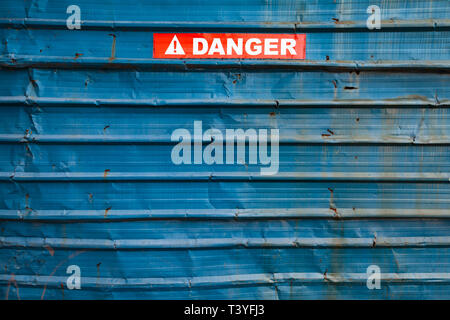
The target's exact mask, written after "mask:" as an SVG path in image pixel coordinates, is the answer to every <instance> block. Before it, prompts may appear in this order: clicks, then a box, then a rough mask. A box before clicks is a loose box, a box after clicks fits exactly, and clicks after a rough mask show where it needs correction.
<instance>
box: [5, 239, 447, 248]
mask: <svg viewBox="0 0 450 320" xmlns="http://www.w3.org/2000/svg"><path fill="white" fill-rule="evenodd" d="M45 246H50V247H51V248H53V249H68V248H70V249H96V250H97V249H99V250H152V249H204V248H211V249H214V248H235V247H244V248H267V247H277V248H301V247H320V248H322V247H323V248H347V247H348V248H370V247H408V248H409V247H430V246H433V247H448V246H450V237H373V238H232V239H230V238H216V239H211V238H206V239H118V240H109V239H86V238H83V239H75V238H35V237H0V247H3V248H6V247H26V248H44V247H45Z"/></svg>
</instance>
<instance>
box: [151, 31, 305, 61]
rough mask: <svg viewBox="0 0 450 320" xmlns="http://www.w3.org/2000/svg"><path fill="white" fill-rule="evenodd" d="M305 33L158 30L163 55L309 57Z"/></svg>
mask: <svg viewBox="0 0 450 320" xmlns="http://www.w3.org/2000/svg"><path fill="white" fill-rule="evenodd" d="M305 46H306V35H305V34H250V33H155V34H153V57H154V58H161V59H186V58H194V59H208V58H209V59H305Z"/></svg>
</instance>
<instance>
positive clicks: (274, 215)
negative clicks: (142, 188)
mask: <svg viewBox="0 0 450 320" xmlns="http://www.w3.org/2000/svg"><path fill="white" fill-rule="evenodd" d="M336 211H338V215H336ZM336 218H339V219H361V218H372V219H409V218H413V219H433V218H438V219H449V218H450V210H447V209H395V208H392V209H376V208H375V209H366V208H339V209H336V210H333V209H330V208H329V207H328V208H295V209H288V208H263V209H234V210H233V209H147V210H142V209H130V210H118V209H112V208H105V209H104V210H66V209H62V210H45V209H32V210H31V209H30V210H28V209H27V210H7V209H0V220H21V221H27V220H29V221H35V220H43V221H71V220H80V221H82V220H99V221H111V220H115V221H120V220H159V219H173V220H188V219H204V220H215V219H233V220H237V219H258V220H266V219H336Z"/></svg>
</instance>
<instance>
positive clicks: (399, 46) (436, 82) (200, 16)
mask: <svg viewBox="0 0 450 320" xmlns="http://www.w3.org/2000/svg"><path fill="white" fill-rule="evenodd" d="M70 4H72V3H69V1H51V0H49V1H32V2H26V1H25V2H17V1H12V0H4V1H2V2H1V3H0V38H1V40H2V41H1V43H2V51H1V52H0V151H1V152H0V297H2V298H4V299H18V298H21V299H133V298H134V299H135V298H140V299H336V298H341V299H445V298H447V299H448V298H450V295H449V293H450V290H449V285H450V252H449V247H450V234H449V230H450V225H449V223H450V220H449V218H450V183H449V181H450V175H449V172H450V170H449V166H450V161H449V159H450V148H449V145H450V114H449V112H448V110H449V109H448V107H449V105H450V103H449V99H450V90H449V83H450V82H449V69H450V68H449V62H450V56H449V52H450V51H449V50H450V41H449V33H450V29H449V28H450V21H449V19H448V16H449V13H450V4H449V2H448V1H447V0H440V1H439V0H438V1H428V2H427V1H419V0H414V1H384V2H383V6H382V7H383V11H382V29H381V30H378V31H369V30H367V29H366V19H367V16H368V15H367V13H366V8H367V7H368V6H369V5H371V4H372V3H370V1H365V0H364V1H363V0H361V1H331V0H329V1H328V0H323V1H287V0H286V1H264V2H263V1H257V0H250V1H245V2H242V1H236V0H227V1H220V2H215V1H213V2H211V1H210V0H209V1H203V0H198V1H189V3H188V2H183V1H180V0H173V1H167V0H164V1H137V0H136V1H119V0H114V1H109V2H108V6H105V5H104V4H101V3H99V2H96V3H95V2H94V3H93V2H92V1H87V0H80V1H77V4H78V5H79V6H80V7H81V8H82V20H83V23H82V30H81V31H68V30H66V27H65V24H66V21H65V19H66V17H67V14H66V8H67V6H68V5H70ZM192 30H200V31H202V32H209V31H211V32H213V31H214V32H258V33H265V32H299V33H306V34H307V38H306V39H307V44H306V60H304V61H276V60H258V61H256V60H240V61H238V60H228V61H226V60H207V61H205V60H185V61H183V60H173V61H167V60H158V59H153V58H152V43H153V41H152V39H153V33H154V32H184V31H192ZM194 121H202V125H203V129H204V130H206V129H208V128H217V129H220V130H225V129H227V128H230V129H237V128H242V129H244V130H245V129H249V128H253V129H264V128H268V129H271V128H273V129H280V169H279V172H278V174H276V175H274V176H261V175H260V174H259V169H260V166H256V165H252V164H248V165H239V164H236V165H231V166H230V165H217V164H215V165H185V166H177V165H174V164H173V163H172V162H171V159H170V152H171V149H172V147H173V146H174V145H175V142H172V141H171V134H172V132H173V131H174V130H175V129H177V128H186V129H188V130H190V131H191V132H192V130H193V122H194ZM71 264H76V265H79V266H80V267H81V270H82V289H81V290H68V289H67V288H66V287H65V283H66V279H67V274H66V268H67V266H69V265H71ZM372 264H376V265H378V266H380V268H381V270H382V272H383V274H382V290H368V289H367V287H366V278H367V275H366V269H367V267H368V266H369V265H372Z"/></svg>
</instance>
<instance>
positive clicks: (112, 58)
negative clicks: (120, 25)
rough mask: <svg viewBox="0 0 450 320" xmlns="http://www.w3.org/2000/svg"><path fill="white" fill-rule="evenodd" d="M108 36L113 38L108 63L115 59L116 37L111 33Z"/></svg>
mask: <svg viewBox="0 0 450 320" xmlns="http://www.w3.org/2000/svg"><path fill="white" fill-rule="evenodd" d="M109 35H110V36H112V37H113V42H112V46H111V57H110V58H109V59H108V60H109V62H112V61H113V60H114V59H116V35H115V34H112V33H110V34H109Z"/></svg>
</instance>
